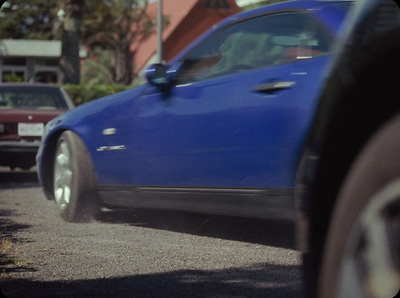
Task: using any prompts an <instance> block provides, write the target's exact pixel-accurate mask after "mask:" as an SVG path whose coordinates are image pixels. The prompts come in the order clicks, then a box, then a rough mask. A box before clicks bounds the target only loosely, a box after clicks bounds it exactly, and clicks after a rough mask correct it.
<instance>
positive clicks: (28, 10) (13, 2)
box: [0, 0, 59, 40]
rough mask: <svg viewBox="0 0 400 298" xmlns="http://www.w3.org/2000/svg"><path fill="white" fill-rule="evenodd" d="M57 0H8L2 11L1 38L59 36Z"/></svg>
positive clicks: (47, 37) (52, 37)
mask: <svg viewBox="0 0 400 298" xmlns="http://www.w3.org/2000/svg"><path fill="white" fill-rule="evenodd" d="M58 5H59V3H58V1H57V0H35V1H34V4H32V1H27V0H7V1H6V2H5V3H4V4H3V5H2V7H1V11H0V39H7V38H12V39H47V40H50V39H57V38H59V32H58V30H57V29H58V27H59V20H58V17H57V12H58V9H59V6H58Z"/></svg>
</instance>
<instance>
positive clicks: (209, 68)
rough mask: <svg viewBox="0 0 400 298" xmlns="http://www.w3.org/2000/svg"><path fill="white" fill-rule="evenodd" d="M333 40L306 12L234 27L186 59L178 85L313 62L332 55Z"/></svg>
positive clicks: (290, 13)
mask: <svg viewBox="0 0 400 298" xmlns="http://www.w3.org/2000/svg"><path fill="white" fill-rule="evenodd" d="M331 44H332V37H331V35H330V34H328V33H327V31H326V30H325V28H323V27H322V25H320V24H319V23H318V22H317V21H315V20H314V19H312V18H311V17H310V16H309V15H308V14H306V13H303V12H282V13H276V14H271V15H265V16H260V17H256V18H252V19H248V20H245V21H242V22H238V23H235V24H233V25H230V26H228V27H226V28H223V29H222V30H220V31H219V32H217V33H214V34H213V35H212V36H210V37H209V38H207V39H206V40H205V41H204V42H203V43H201V44H200V45H199V46H197V47H196V48H195V49H194V50H193V51H191V52H190V53H189V54H188V55H186V57H185V58H184V59H183V61H182V62H183V63H182V67H181V69H180V71H179V74H178V78H177V79H178V83H190V82H195V81H201V80H205V79H209V78H215V77H219V76H224V75H229V74H234V73H239V72H243V71H249V70H254V69H259V68H264V67H268V66H273V65H279V64H283V63H288V62H293V61H298V60H303V59H310V58H313V57H315V56H318V55H321V54H325V53H327V52H329V51H330V47H331Z"/></svg>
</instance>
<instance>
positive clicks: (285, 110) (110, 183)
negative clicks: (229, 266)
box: [37, 1, 351, 221]
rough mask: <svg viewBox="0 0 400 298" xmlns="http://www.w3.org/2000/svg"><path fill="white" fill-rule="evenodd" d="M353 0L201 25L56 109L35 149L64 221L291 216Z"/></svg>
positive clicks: (272, 9) (296, 4) (298, 4)
mask: <svg viewBox="0 0 400 298" xmlns="http://www.w3.org/2000/svg"><path fill="white" fill-rule="evenodd" d="M349 7H351V2H348V1H291V2H283V3H279V4H274V5H269V6H265V7H262V8H259V9H256V10H252V11H248V12H244V13H241V14H238V15H235V16H232V17H229V18H228V19H226V20H224V21H223V22H221V23H220V24H219V25H217V26H215V27H214V28H212V29H211V30H210V31H208V32H207V33H205V34H204V35H203V36H202V37H200V38H199V39H198V40H197V41H195V42H194V43H193V44H192V45H190V46H189V47H188V48H187V49H185V50H184V51H183V52H182V53H181V54H179V55H178V56H177V57H176V58H175V59H174V60H173V61H171V62H170V63H169V64H168V65H161V64H158V65H157V64H156V65H152V66H150V68H149V69H148V70H147V72H146V76H147V80H148V82H147V83H145V84H143V85H141V86H139V87H137V88H134V89H131V90H128V91H124V92H121V93H117V94H114V95H111V96H107V97H104V98H101V99H98V100H95V101H93V102H90V103H88V104H85V105H82V106H80V107H78V108H75V109H74V110H72V111H70V112H68V113H65V114H63V115H61V116H60V117H57V118H56V119H54V120H53V121H51V122H50V123H49V124H48V125H47V126H46V128H45V133H44V136H43V139H42V144H41V147H40V149H39V152H38V155H37V164H38V175H39V180H40V183H41V184H42V186H43V189H44V192H45V194H46V196H47V198H48V199H52V200H55V202H56V205H57V207H58V210H59V212H60V214H61V216H62V217H63V218H64V219H65V220H66V221H81V220H85V219H86V218H90V217H91V216H93V215H94V214H95V213H97V212H98V211H99V210H100V207H101V206H106V207H109V208H114V207H129V208H153V209H167V210H179V211H189V212H199V213H209V214H219V215H232V216H241V217H252V218H263V219H276V220H293V218H294V201H293V195H294V186H295V177H296V171H297V168H298V166H299V163H300V160H301V157H302V154H303V148H304V140H305V138H306V135H307V133H308V130H309V128H310V126H311V123H312V120H313V119H312V118H313V114H314V112H315V110H316V106H317V104H318V102H317V95H318V91H319V86H320V85H321V82H322V81H323V75H324V70H325V69H326V67H327V64H328V62H329V61H330V58H331V52H332V48H333V46H334V44H335V38H336V36H337V34H338V33H339V31H340V28H341V25H342V23H343V21H344V19H345V17H346V14H347V12H348V10H349Z"/></svg>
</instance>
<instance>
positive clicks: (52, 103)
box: [0, 87, 68, 110]
mask: <svg viewBox="0 0 400 298" xmlns="http://www.w3.org/2000/svg"><path fill="white" fill-rule="evenodd" d="M0 109H35V110H68V105H67V103H66V102H65V100H64V99H63V97H62V94H61V92H60V91H59V90H58V89H56V88H15V87H6V88H0Z"/></svg>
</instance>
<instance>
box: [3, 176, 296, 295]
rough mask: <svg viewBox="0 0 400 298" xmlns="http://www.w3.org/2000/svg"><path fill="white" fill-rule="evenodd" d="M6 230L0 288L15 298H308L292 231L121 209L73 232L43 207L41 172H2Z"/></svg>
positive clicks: (286, 226)
mask: <svg viewBox="0 0 400 298" xmlns="http://www.w3.org/2000/svg"><path fill="white" fill-rule="evenodd" d="M0 224H1V230H0V241H2V242H1V243H2V247H3V250H0V270H1V272H0V289H1V290H2V292H3V294H4V295H5V296H6V297H9V298H12V297H118V296H119V297H297V298H298V297H301V294H302V293H301V273H300V258H299V257H300V255H299V253H298V252H297V251H295V250H294V249H293V248H294V228H293V226H292V225H289V224H278V223H272V222H266V221H257V220H248V219H238V218H230V217H217V216H205V215H198V214H188V213H176V212H175V213H174V212H155V211H146V212H144V211H121V210H120V211H104V212H103V214H102V215H101V216H100V217H99V219H98V221H97V222H92V223H84V224H71V223H66V222H64V221H63V220H62V219H61V218H60V217H59V215H58V214H57V212H56V210H55V206H54V203H53V202H50V201H47V200H46V199H45V198H44V195H43V194H42V191H41V189H40V187H39V186H38V183H37V178H36V174H35V172H34V171H31V172H22V171H20V172H13V173H10V172H8V171H6V170H5V169H4V168H3V169H1V168H0ZM10 240H11V243H12V245H11V250H6V249H5V248H7V247H6V244H7V243H9V242H10ZM0 297H1V295H0Z"/></svg>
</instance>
